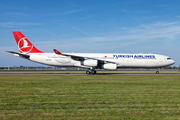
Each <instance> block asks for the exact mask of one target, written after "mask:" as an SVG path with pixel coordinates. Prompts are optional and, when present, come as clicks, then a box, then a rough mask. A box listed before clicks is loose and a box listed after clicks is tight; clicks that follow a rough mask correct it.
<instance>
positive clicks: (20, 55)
mask: <svg viewBox="0 0 180 120" xmlns="http://www.w3.org/2000/svg"><path fill="white" fill-rule="evenodd" d="M6 52H9V53H12V54H14V55H15V56H18V57H22V58H25V59H29V57H30V55H28V54H22V53H17V52H13V51H6Z"/></svg>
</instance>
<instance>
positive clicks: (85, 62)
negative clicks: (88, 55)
mask: <svg viewBox="0 0 180 120" xmlns="http://www.w3.org/2000/svg"><path fill="white" fill-rule="evenodd" d="M81 65H84V66H92V67H96V66H97V65H98V61H97V60H83V61H81Z"/></svg>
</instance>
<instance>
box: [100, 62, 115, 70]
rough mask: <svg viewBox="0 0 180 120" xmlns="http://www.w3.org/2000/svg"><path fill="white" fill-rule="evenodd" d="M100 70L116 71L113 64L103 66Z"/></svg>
mask: <svg viewBox="0 0 180 120" xmlns="http://www.w3.org/2000/svg"><path fill="white" fill-rule="evenodd" d="M101 68H102V69H107V70H116V69H117V65H116V64H113V63H108V64H103V65H102V66H101Z"/></svg>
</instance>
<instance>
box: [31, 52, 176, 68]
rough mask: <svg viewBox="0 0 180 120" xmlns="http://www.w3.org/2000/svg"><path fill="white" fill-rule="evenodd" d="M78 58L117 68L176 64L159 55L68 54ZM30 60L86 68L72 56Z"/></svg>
mask: <svg viewBox="0 0 180 120" xmlns="http://www.w3.org/2000/svg"><path fill="white" fill-rule="evenodd" d="M66 54H70V55H76V56H84V57H90V58H95V59H101V60H106V61H112V62H115V63H116V64H117V67H118V68H119V67H124V68H159V67H165V66H169V65H172V64H174V63H175V62H174V61H173V60H172V59H170V58H169V57H168V56H164V55H158V54H123V53H114V54H112V53H111V54H109V53H66ZM29 55H30V58H29V60H31V61H34V62H38V63H42V64H46V65H51V66H58V67H84V68H90V67H89V66H83V65H82V64H81V61H78V60H74V59H72V58H71V57H70V56H69V57H66V56H63V55H57V54H55V53H29Z"/></svg>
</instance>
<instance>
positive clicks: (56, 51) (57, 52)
mask: <svg viewBox="0 0 180 120" xmlns="http://www.w3.org/2000/svg"><path fill="white" fill-rule="evenodd" d="M53 50H54V52H55V53H56V54H62V53H61V52H59V51H58V50H56V49H53Z"/></svg>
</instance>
